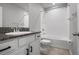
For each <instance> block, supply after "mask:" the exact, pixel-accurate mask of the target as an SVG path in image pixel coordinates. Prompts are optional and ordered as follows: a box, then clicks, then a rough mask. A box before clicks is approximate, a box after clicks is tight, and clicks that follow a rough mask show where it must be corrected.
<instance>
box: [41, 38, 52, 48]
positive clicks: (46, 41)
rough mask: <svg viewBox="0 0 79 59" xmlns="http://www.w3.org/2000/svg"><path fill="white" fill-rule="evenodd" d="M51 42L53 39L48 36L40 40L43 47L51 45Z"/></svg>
mask: <svg viewBox="0 0 79 59" xmlns="http://www.w3.org/2000/svg"><path fill="white" fill-rule="evenodd" d="M51 43H52V42H51V40H49V39H46V38H42V40H41V41H40V44H41V47H50V46H51Z"/></svg>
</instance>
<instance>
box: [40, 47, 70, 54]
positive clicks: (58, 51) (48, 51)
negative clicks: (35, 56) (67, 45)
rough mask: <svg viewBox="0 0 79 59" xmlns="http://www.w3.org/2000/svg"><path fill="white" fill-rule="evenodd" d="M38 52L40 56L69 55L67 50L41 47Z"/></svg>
mask: <svg viewBox="0 0 79 59" xmlns="http://www.w3.org/2000/svg"><path fill="white" fill-rule="evenodd" d="M40 50H41V52H40V54H41V55H70V53H69V50H68V49H63V48H55V47H44V48H42V47H41V48H40Z"/></svg>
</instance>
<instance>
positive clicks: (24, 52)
mask: <svg viewBox="0 0 79 59" xmlns="http://www.w3.org/2000/svg"><path fill="white" fill-rule="evenodd" d="M27 48H28V46H25V47H21V48H19V49H17V50H16V51H14V52H13V53H11V54H10V55H27V50H26V49H27Z"/></svg>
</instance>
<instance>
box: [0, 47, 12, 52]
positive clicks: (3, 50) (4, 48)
mask: <svg viewBox="0 0 79 59" xmlns="http://www.w3.org/2000/svg"><path fill="white" fill-rule="evenodd" d="M10 48H11V46H8V47H6V48H4V49H1V50H0V52H2V51H5V50H8V49H10Z"/></svg>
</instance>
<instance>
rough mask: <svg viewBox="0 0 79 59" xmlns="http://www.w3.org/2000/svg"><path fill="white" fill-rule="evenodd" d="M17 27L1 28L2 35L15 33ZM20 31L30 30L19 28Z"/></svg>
mask: <svg viewBox="0 0 79 59" xmlns="http://www.w3.org/2000/svg"><path fill="white" fill-rule="evenodd" d="M13 28H15V27H0V33H8V32H13V31H14V29H13ZM19 31H29V28H24V27H19Z"/></svg>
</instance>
